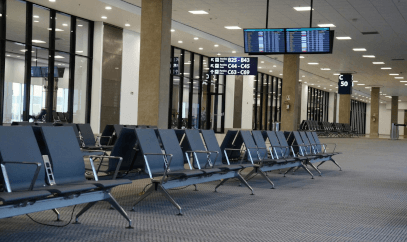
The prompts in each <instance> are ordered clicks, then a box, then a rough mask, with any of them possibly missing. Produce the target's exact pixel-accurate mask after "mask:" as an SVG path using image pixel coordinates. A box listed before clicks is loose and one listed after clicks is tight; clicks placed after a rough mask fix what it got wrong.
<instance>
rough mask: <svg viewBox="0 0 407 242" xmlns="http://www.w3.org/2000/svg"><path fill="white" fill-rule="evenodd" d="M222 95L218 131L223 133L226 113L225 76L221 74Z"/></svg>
mask: <svg viewBox="0 0 407 242" xmlns="http://www.w3.org/2000/svg"><path fill="white" fill-rule="evenodd" d="M221 96H222V111H221V121H220V132H221V133H225V114H226V98H225V97H226V76H223V92H222V93H221Z"/></svg>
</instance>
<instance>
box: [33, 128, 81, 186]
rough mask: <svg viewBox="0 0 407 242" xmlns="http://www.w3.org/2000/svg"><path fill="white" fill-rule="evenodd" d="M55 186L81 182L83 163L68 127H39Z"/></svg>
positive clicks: (73, 136)
mask: <svg viewBox="0 0 407 242" xmlns="http://www.w3.org/2000/svg"><path fill="white" fill-rule="evenodd" d="M41 131H42V136H43V138H44V141H45V144H46V147H47V153H48V155H49V159H50V161H51V164H52V169H53V173H54V177H55V182H56V184H57V185H61V184H67V183H74V182H83V181H86V179H85V163H84V162H83V155H82V151H81V149H80V148H79V147H78V144H77V143H76V137H75V133H74V132H73V130H72V128H70V127H41Z"/></svg>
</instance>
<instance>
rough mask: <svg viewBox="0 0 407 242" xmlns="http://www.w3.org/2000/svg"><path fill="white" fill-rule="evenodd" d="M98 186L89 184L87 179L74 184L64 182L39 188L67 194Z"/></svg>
mask: <svg viewBox="0 0 407 242" xmlns="http://www.w3.org/2000/svg"><path fill="white" fill-rule="evenodd" d="M96 188H97V186H95V185H93V184H87V183H86V181H85V182H83V183H81V184H79V183H76V184H75V183H72V184H64V185H54V186H46V187H43V188H41V189H39V190H46V191H49V192H51V193H56V194H58V195H65V194H70V193H81V192H86V191H90V190H93V189H96Z"/></svg>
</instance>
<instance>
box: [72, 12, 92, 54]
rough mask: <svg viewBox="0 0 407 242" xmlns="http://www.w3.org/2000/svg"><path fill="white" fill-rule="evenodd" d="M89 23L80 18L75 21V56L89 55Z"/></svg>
mask: <svg viewBox="0 0 407 242" xmlns="http://www.w3.org/2000/svg"><path fill="white" fill-rule="evenodd" d="M88 44H89V21H87V20H83V19H80V18H77V19H76V50H75V52H76V54H78V55H84V56H88V55H89V50H88Z"/></svg>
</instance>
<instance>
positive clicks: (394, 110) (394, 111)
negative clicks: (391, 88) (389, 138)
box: [390, 96, 399, 132]
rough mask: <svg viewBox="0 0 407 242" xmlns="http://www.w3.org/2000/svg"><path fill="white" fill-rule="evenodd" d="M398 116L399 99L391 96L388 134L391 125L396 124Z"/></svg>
mask: <svg viewBox="0 0 407 242" xmlns="http://www.w3.org/2000/svg"><path fill="white" fill-rule="evenodd" d="M398 114H399V97H398V96H392V97H391V118H390V132H391V124H392V123H396V124H397V123H398Z"/></svg>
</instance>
